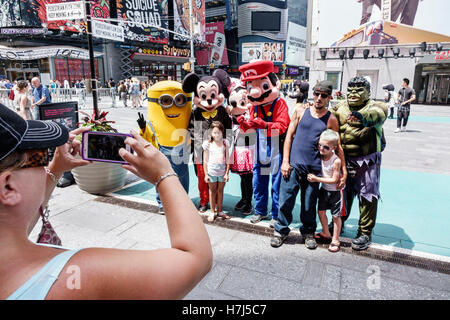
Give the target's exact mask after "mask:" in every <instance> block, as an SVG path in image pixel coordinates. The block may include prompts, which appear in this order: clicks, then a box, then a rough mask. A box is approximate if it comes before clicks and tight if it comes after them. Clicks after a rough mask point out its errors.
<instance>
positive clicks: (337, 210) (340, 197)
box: [318, 187, 346, 218]
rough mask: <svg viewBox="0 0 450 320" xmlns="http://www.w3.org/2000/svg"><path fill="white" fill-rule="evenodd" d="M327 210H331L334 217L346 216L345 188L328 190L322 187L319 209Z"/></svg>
mask: <svg viewBox="0 0 450 320" xmlns="http://www.w3.org/2000/svg"><path fill="white" fill-rule="evenodd" d="M326 210H331V215H332V216H333V217H334V218H339V217H344V216H345V214H346V212H345V200H344V189H342V190H338V191H328V190H326V189H325V188H323V187H322V188H320V190H319V205H318V211H326Z"/></svg>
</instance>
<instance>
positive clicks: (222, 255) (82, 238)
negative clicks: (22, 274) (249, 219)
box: [30, 174, 450, 300]
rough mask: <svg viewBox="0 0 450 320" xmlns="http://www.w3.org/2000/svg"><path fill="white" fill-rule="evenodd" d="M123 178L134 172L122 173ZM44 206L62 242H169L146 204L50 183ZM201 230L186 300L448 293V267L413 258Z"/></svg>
mask: <svg viewBox="0 0 450 320" xmlns="http://www.w3.org/2000/svg"><path fill="white" fill-rule="evenodd" d="M127 179H128V182H133V181H135V180H136V177H134V176H133V175H131V174H129V175H128V176H127ZM50 210H51V212H50V221H51V223H52V224H53V226H54V228H55V230H56V232H57V233H58V235H59V236H60V238H61V239H62V243H63V246H64V247H67V248H74V249H76V248H85V247H107V248H117V249H133V250H151V249H157V248H167V247H170V239H169V236H168V232H167V224H166V219H165V216H164V215H160V214H158V213H156V212H157V210H158V209H157V207H156V206H153V205H148V204H143V203H138V202H127V201H122V200H118V199H117V198H114V197H108V196H96V195H91V194H88V193H86V192H84V191H81V190H80V189H79V188H78V187H77V186H76V185H72V186H70V187H67V188H64V189H61V188H56V189H55V192H54V193H53V195H52V198H51V200H50ZM204 221H206V219H204ZM40 228H41V223H40V222H38V224H37V225H36V227H35V228H34V230H33V232H32V233H31V235H30V239H32V240H34V239H36V238H37V235H38V233H39V230H40ZM206 228H207V231H208V233H209V236H210V239H211V243H212V246H213V252H214V265H213V268H212V270H211V271H210V273H209V274H208V275H207V276H206V277H205V278H204V279H203V280H202V281H201V282H200V283H199V284H198V285H197V287H196V288H194V289H193V290H192V291H191V292H190V293H189V294H188V295H187V296H186V299H192V300H197V299H199V300H218V299H225V300H241V299H250V300H259V299H267V300H272V299H274V300H278V299H286V300H304V299H318V300H321V299H333V300H335V299H377V300H378V299H406V300H410V299H418V300H423V299H429V300H436V299H445V300H449V299H450V275H449V273H450V272H449V269H448V268H447V269H446V270H447V273H443V272H436V271H431V270H427V268H430V267H431V268H432V265H428V266H427V265H425V264H422V265H421V264H420V263H419V264H418V265H420V266H421V268H417V267H411V266H407V265H405V264H400V263H393V262H388V261H383V260H381V259H383V257H382V256H381V255H379V254H378V256H376V255H374V256H373V257H367V256H363V255H358V254H355V253H354V252H352V250H351V249H350V248H348V243H347V244H344V247H343V248H342V249H341V252H338V253H335V254H332V253H329V252H328V251H327V250H326V249H325V248H324V247H319V248H317V249H316V250H314V251H311V250H308V249H306V248H305V246H304V245H303V244H301V239H300V237H299V236H298V235H296V234H295V232H294V233H293V236H291V237H289V238H288V240H287V241H286V243H285V244H284V245H283V246H281V247H280V248H276V249H275V248H272V247H271V246H270V245H269V241H270V238H269V237H267V234H268V232H267V229H268V228H267V227H264V226H259V227H258V228H253V229H252V228H251V226H250V227H249V228H246V227H245V225H244V224H242V223H236V222H234V223H233V222H230V221H217V222H215V223H214V224H211V223H206ZM264 234H266V235H264ZM384 258H386V257H384ZM388 258H389V257H388ZM391 258H393V259H394V260H395V259H397V258H402V256H401V254H398V253H396V254H395V253H394V254H392V256H391ZM385 260H386V259H385ZM397 260H399V261H400V262H401V261H402V259H397ZM446 266H447V267H448V264H447V265H446Z"/></svg>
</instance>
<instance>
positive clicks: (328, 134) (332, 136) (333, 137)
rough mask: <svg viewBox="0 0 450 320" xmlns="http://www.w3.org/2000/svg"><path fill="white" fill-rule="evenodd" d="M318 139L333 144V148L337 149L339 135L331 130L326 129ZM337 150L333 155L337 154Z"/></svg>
mask: <svg viewBox="0 0 450 320" xmlns="http://www.w3.org/2000/svg"><path fill="white" fill-rule="evenodd" d="M320 139H322V140H325V141H329V142H331V143H332V144H333V146H335V147H337V145H338V143H339V133H337V132H336V131H334V130H332V129H326V130H325V131H323V132H322V133H321V134H320ZM337 152H338V150H337V149H336V150H335V151H334V153H336V154H337Z"/></svg>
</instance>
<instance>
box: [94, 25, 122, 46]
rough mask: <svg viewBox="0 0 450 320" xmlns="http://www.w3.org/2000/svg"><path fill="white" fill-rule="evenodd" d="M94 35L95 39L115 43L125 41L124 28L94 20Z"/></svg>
mask: <svg viewBox="0 0 450 320" xmlns="http://www.w3.org/2000/svg"><path fill="white" fill-rule="evenodd" d="M92 35H93V36H94V37H98V38H103V39H109V40H113V41H121V42H123V41H124V33H123V28H122V27H120V26H115V25H113V24H110V23H106V22H102V21H98V20H92Z"/></svg>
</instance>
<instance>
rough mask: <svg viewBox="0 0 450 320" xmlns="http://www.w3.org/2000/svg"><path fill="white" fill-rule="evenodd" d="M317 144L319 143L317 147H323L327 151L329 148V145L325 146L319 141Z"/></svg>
mask: <svg viewBox="0 0 450 320" xmlns="http://www.w3.org/2000/svg"><path fill="white" fill-rule="evenodd" d="M318 145H319V149H320V148H324V149H325V150H327V151H330V149H331V148H330V147H329V146H325V145H323V144H320V143H319V144H318Z"/></svg>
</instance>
